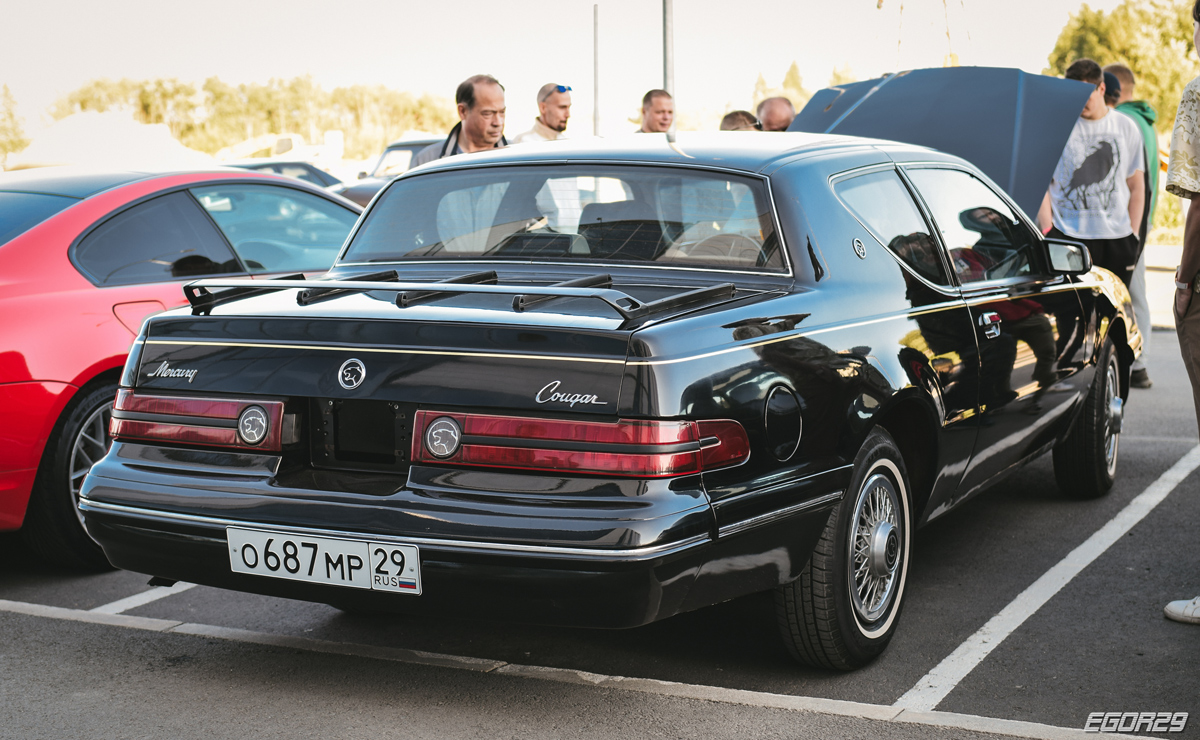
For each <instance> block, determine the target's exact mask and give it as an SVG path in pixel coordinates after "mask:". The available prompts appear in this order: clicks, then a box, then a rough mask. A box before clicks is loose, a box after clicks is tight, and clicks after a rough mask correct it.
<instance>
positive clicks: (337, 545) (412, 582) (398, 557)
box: [225, 527, 421, 596]
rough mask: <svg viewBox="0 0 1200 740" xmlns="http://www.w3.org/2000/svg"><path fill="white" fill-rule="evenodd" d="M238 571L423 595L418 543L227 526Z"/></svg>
mask: <svg viewBox="0 0 1200 740" xmlns="http://www.w3.org/2000/svg"><path fill="white" fill-rule="evenodd" d="M225 536H226V538H227V539H228V540H229V565H230V567H231V568H232V569H233V571H234V572H235V573H249V574H251V575H256V576H267V577H268V578H286V579H288V580H292V581H305V582H307V583H320V584H325V585H330V586H347V587H350V588H366V589H372V590H374V591H391V592H393V593H400V594H412V595H415V596H419V595H420V593H421V556H420V553H419V552H418V551H417V548H416V547H415V546H413V545H397V544H395V543H391V542H376V541H372V540H350V539H346V540H343V539H334V538H332V537H313V536H311V535H296V534H289V533H286V532H272V531H270V530H263V529H242V528H240V527H226V528H225Z"/></svg>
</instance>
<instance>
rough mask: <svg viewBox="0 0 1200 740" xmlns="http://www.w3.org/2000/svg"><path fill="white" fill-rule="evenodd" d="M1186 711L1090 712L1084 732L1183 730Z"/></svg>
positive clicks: (1185, 721) (1186, 715)
mask: <svg viewBox="0 0 1200 740" xmlns="http://www.w3.org/2000/svg"><path fill="white" fill-rule="evenodd" d="M1187 721H1188V713H1187V712H1092V713H1091V714H1089V715H1088V718H1087V724H1085V725H1084V726H1083V729H1084V731H1085V732H1183V729H1184V728H1185V727H1187Z"/></svg>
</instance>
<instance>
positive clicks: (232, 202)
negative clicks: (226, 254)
mask: <svg viewBox="0 0 1200 740" xmlns="http://www.w3.org/2000/svg"><path fill="white" fill-rule="evenodd" d="M192 193H193V194H194V195H195V196H196V199H197V200H198V201H200V205H201V206H203V207H204V210H206V211H208V214H209V215H210V216H212V218H213V220H214V221H216V222H217V226H218V227H220V229H221V231H222V232H223V233H224V234H225V236H226V238H228V239H229V243H230V244H232V245H233V249H234V251H236V252H237V254H238V256H239V257H241V258H242V261H243V262H245V263H246V267H247V269H249V270H250V272H323V271H325V270H328V269H329V266H330V265H332V264H333V260H334V258H335V257H337V253H338V250H340V249H341V247H342V243H343V242H344V241H346V235H347V234H349V233H350V229H351V228H353V226H354V222H355V221H357V220H358V214H357V213H355V212H354V211H351V210H349V209H347V208H344V207H343V206H340V205H338V204H337V203H333V202H331V201H328V200H325V199H324V198H321V197H319V196H316V195H310V194H309V193H305V192H303V191H300V190H293V189H291V188H284V187H278V186H272V185H244V184H242V185H236V184H235V185H216V186H212V187H204V188H195V189H193V190H192Z"/></svg>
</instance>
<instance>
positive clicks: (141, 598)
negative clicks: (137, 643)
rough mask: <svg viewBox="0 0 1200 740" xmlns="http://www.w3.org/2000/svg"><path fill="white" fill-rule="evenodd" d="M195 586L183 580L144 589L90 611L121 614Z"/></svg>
mask: <svg viewBox="0 0 1200 740" xmlns="http://www.w3.org/2000/svg"><path fill="white" fill-rule="evenodd" d="M195 586H196V584H194V583H182V582H180V583H176V584H175V585H174V586H155V587H154V588H152V589H150V590H149V591H143V592H141V593H140V594H134V595H133V596H127V597H125V598H124V599H119V600H117V601H114V602H112V603H111V604H105V605H104V606H98V607H96V608H95V609H91V610H90V611H92V612H94V613H96V614H121V613H123V612H127V611H129V610H130V609H136V608H137V607H139V606H145V605H146V604H149V603H151V602H155V601H158V600H159V599H165V598H166V597H168V596H174V595H175V594H181V593H183V592H184V591H187V590H188V589H189V588H195Z"/></svg>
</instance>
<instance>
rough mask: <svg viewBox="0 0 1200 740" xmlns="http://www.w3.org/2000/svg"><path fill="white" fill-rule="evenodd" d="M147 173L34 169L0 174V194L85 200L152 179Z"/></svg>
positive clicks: (74, 168)
mask: <svg viewBox="0 0 1200 740" xmlns="http://www.w3.org/2000/svg"><path fill="white" fill-rule="evenodd" d="M152 176H153V174H152V173H149V172H134V171H126V170H102V169H91V168H86V167H37V168H33V169H28V170H14V171H11V172H0V192H9V193H46V194H48V195H62V196H66V197H68V198H79V199H83V198H87V197H89V196H92V195H95V194H96V193H99V192H101V191H103V190H109V189H111V188H115V187H117V186H118V185H125V184H126V183H130V182H134V181H136V180H143V179H145V178H147V177H152Z"/></svg>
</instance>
